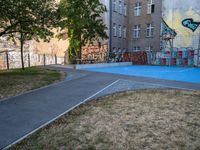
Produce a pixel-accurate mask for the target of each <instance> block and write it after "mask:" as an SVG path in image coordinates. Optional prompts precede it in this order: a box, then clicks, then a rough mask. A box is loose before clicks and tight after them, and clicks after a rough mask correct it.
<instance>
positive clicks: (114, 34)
mask: <svg viewBox="0 0 200 150" xmlns="http://www.w3.org/2000/svg"><path fill="white" fill-rule="evenodd" d="M113 36H117V25H116V24H115V23H114V24H113Z"/></svg>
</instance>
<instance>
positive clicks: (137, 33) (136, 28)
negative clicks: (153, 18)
mask: <svg viewBox="0 0 200 150" xmlns="http://www.w3.org/2000/svg"><path fill="white" fill-rule="evenodd" d="M140 32H141V27H140V25H134V27H133V38H139V37H140Z"/></svg>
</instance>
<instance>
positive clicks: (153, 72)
mask: <svg viewBox="0 0 200 150" xmlns="http://www.w3.org/2000/svg"><path fill="white" fill-rule="evenodd" d="M84 70H88V71H96V72H104V73H114V74H122V75H129V76H138V77H149V78H156V79H165V80H173V81H183V82H190V83H200V68H186V67H166V66H138V65H133V66H120V67H105V68H86V69H84Z"/></svg>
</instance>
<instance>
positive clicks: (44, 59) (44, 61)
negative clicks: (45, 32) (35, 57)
mask: <svg viewBox="0 0 200 150" xmlns="http://www.w3.org/2000/svg"><path fill="white" fill-rule="evenodd" d="M43 59H44V66H45V65H46V58H45V54H44V55H43Z"/></svg>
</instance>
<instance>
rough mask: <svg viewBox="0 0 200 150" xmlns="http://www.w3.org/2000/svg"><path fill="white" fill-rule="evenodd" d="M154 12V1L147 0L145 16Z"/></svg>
mask: <svg viewBox="0 0 200 150" xmlns="http://www.w3.org/2000/svg"><path fill="white" fill-rule="evenodd" d="M154 11H155V4H154V0H148V3H147V14H152V13H154Z"/></svg>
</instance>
